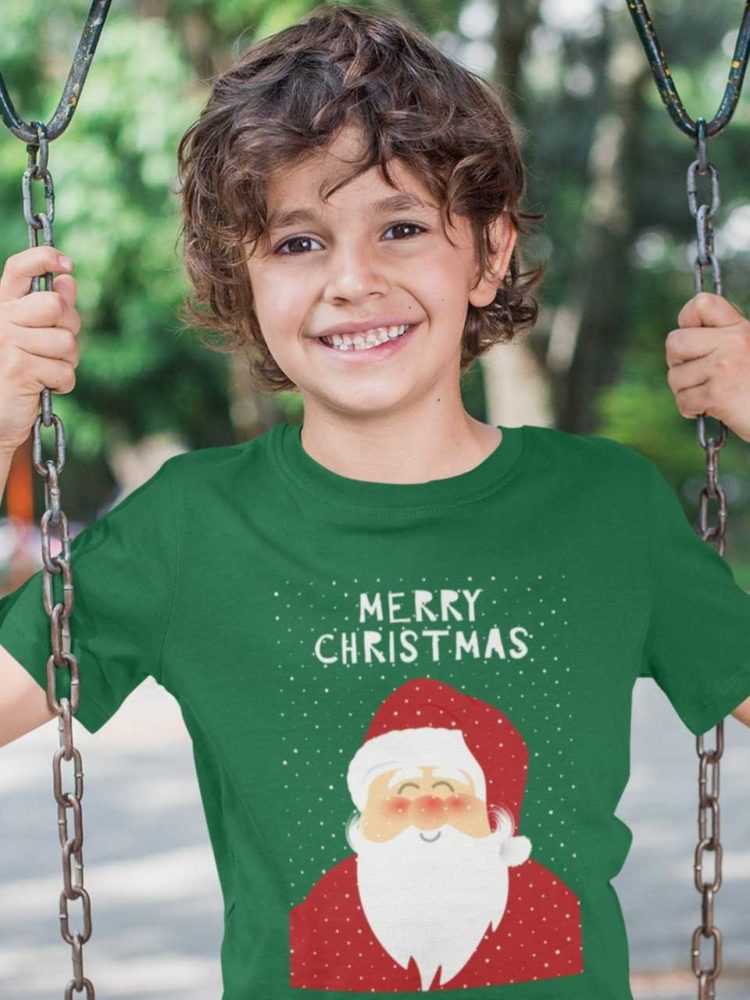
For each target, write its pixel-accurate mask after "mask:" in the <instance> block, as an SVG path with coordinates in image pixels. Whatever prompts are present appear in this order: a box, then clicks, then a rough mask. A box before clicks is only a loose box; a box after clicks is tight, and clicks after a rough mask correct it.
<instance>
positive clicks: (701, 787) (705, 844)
mask: <svg viewBox="0 0 750 1000" xmlns="http://www.w3.org/2000/svg"><path fill="white" fill-rule="evenodd" d="M696 127H697V129H696V140H695V147H696V159H695V160H694V161H693V162H692V163H691V164H690V166H689V167H688V172H687V191H688V205H689V208H690V214H691V215H692V216H693V218H694V219H695V226H696V248H697V254H696V257H695V263H694V275H695V292H696V294H698V292H702V291H703V290H704V287H703V278H704V271H706V270H707V269H710V271H711V276H712V279H713V286H714V289H713V290H714V292H715V294H717V295H721V294H722V291H721V288H722V286H721V270H720V268H719V261H718V258H717V257H716V254H715V252H714V227H713V218H714V215H715V214H716V212H717V210H718V208H719V204H720V196H719V172H718V171H717V169H716V167H715V166H714V165H713V164H712V163H710V162H709V159H708V149H707V136H706V121H705V119H703V118H698V119H696ZM705 176H708V177H709V178H710V192H709V194H710V198H709V204H706V203H705V202H702V203H701V204H700V205H699V204H698V196H697V177H705ZM705 418H706V414H705V413H701V414H700V415H699V416H698V418H697V420H698V423H697V432H698V443H699V444H700V446H701V448H703V450H704V451H705V456H706V485H705V486H704V487H703V488H702V489H701V493H700V502H699V524H700V535H701V537H702V538H703V540H704V541H706V542H709V543H710V544H712V545H714V546H715V547H716V549H717V551H718V552H719V554H720V555H721V556H723V555H724V550H725V546H726V531H727V498H726V494H725V493H724V490H723V489H722V488H721V485H720V483H719V454H720V452H721V449H722V448H723V447H724V445H725V444H726V443H727V428H726V425H725V424H724V423H722V422H721V421H719V426H720V433H719V438H718V440H716V439H715V438H714V437H708V438H707V437H706V425H705ZM709 500H716V501H717V504H718V506H717V519H716V521H715V523H714V524H710V523H709ZM704 735H705V734H704V733H702V734H701V735H700V736H698V737H697V741H696V749H697V752H698V760H699V764H698V844H697V846H696V849H695V863H694V866H693V867H694V874H695V887H696V889H697V890H698V892H699V893H701V895H702V905H701V916H702V919H701V923H700V924H699V925H698V926H697V927H696V928H695V930H694V931H693V938H692V947H691V957H692V965H693V972H694V973H695V976H696V978H697V980H698V1000H715V997H716V980H717V978H718V976H719V974H720V972H721V959H722V939H721V931H720V930H719V929H718V927H717V926H716V924H715V923H714V896H715V894H716V893H717V892H718V891H719V889H720V888H721V879H722V871H721V864H722V846H721V841H720V839H719V836H720V824H719V820H720V813H719V765H720V761H721V756H722V754H723V753H724V720H723V719H722V720H721V721H720V722H719V723H718V725H717V726H716V745H715V747H714V748H713V749H709V750H707V749H706V748H705V747H704V745H703V737H704ZM706 854H713V855H714V875H713V879H711V880H710V881H706V880H704V878H703V859H704V856H705V855H706ZM701 938H703V939H705V940H710V941H711V942H712V955H711V962H710V964H709V965H702V964H701Z"/></svg>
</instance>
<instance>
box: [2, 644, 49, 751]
mask: <svg viewBox="0 0 750 1000" xmlns="http://www.w3.org/2000/svg"><path fill="white" fill-rule="evenodd" d="M0 692H2V696H0V747H3V746H5V745H6V744H7V743H11V742H12V741H13V740H17V739H18V737H19V736H24V735H25V734H26V733H29V732H31V730H32V729H36V728H37V726H41V724H42V723H43V722H47V721H48V720H49V719H54V718H55V717H56V716H55V713H54V712H51V711H50V709H49V706H48V705H47V694H46V692H45V691H44V690H43V689H42V688H41V687H40V686H39V685H38V684H37V682H36V681H35V680H34V678H33V677H32V676H31V674H29V672H28V671H27V670H24V668H23V667H22V666H21V664H20V663H19V662H18V660H16V659H15V657H13V656H11V654H10V653H9V652H8V650H7V649H5V648H4V647H3V646H0Z"/></svg>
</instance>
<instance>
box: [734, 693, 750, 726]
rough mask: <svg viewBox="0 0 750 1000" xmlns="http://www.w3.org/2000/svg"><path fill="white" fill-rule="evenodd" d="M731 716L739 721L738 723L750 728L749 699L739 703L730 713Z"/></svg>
mask: <svg viewBox="0 0 750 1000" xmlns="http://www.w3.org/2000/svg"><path fill="white" fill-rule="evenodd" d="M732 715H733V716H734V717H735V719H739V720H740V722H744V723H745V725H746V726H747V727H748V728H750V698H745V700H744V701H743V702H740V704H739V705H738V706H737V708H735V710H734V711H733V712H732Z"/></svg>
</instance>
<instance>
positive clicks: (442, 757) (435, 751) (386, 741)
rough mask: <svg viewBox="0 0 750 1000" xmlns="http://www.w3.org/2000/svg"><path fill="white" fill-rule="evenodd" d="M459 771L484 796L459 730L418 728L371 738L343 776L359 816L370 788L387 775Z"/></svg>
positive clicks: (481, 777) (481, 779) (476, 767)
mask: <svg viewBox="0 0 750 1000" xmlns="http://www.w3.org/2000/svg"><path fill="white" fill-rule="evenodd" d="M430 766H432V767H435V768H446V769H447V768H450V769H452V770H455V769H456V768H460V769H461V770H463V771H466V772H467V774H468V775H469V777H471V779H472V781H473V782H474V790H475V793H476V795H477V796H478V797H479V798H480V799H482V801H484V800H485V799H486V796H487V789H486V786H485V780H484V774H483V772H482V768H481V767H480V765H479V763H478V762H477V759H476V757H475V756H474V755H473V754H472V752H471V750H469V748H468V746H467V745H466V740H465V739H464V734H463V733H462V732H461V730H460V729H447V728H439V727H437V726H421V727H420V728H418V729H391V730H389V731H388V732H386V733H381V734H380V736H373V738H372V739H370V740H367V741H366V742H365V743H363V744H362V746H361V747H360V748H359V750H357V752H356V753H355V754H354V756H353V757H352V760H351V763H350V764H349V769H348V771H347V774H346V783H347V785H348V786H349V794H350V795H351V797H352V801H353V802H354V804H355V806H356V807H357V809H359V811H360V812H362V811H363V810H364V808H365V805H366V804H367V795H368V792H369V788H370V784H371V783H372V781H374V779H375V778H377V777H378V776H379V775H381V774H384V773H385V772H386V771H391V770H393V769H394V768H400V767H430Z"/></svg>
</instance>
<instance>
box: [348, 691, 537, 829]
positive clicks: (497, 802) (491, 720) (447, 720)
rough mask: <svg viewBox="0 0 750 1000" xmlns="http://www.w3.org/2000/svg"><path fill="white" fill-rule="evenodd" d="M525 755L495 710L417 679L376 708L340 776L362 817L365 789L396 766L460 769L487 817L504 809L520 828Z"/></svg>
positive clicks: (519, 739)
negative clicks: (344, 779)
mask: <svg viewBox="0 0 750 1000" xmlns="http://www.w3.org/2000/svg"><path fill="white" fill-rule="evenodd" d="M528 760H529V754H528V750H527V748H526V744H525V742H524V740H523V737H522V736H521V734H520V733H519V732H518V730H517V729H516V728H515V727H514V726H513V725H512V723H511V722H510V721H509V719H508V718H507V716H506V715H504V714H503V713H502V712H501V711H500V709H499V708H497V707H496V706H495V705H492V704H490V703H489V702H486V701H481V700H480V699H478V698H473V697H472V696H471V695H468V694H464V693H463V692H462V691H459V690H457V689H456V688H454V687H451V686H450V685H449V684H445V683H443V682H442V681H438V680H434V679H433V678H431V677H416V678H414V679H413V680H410V681H407V682H406V683H405V684H402V685H401V687H399V688H396V690H395V691H394V692H393V693H392V694H390V695H389V696H388V697H387V698H386V699H385V701H384V702H383V703H382V704H381V705H380V707H379V708H378V710H377V712H376V713H375V715H374V717H373V719H372V722H371V723H370V726H369V728H368V730H367V733H366V735H365V742H364V743H363V744H362V746H361V747H360V748H359V750H357V752H356V753H355V754H354V757H353V758H352V761H351V763H350V765H349V769H348V772H347V776H346V781H347V785H348V786H349V793H350V794H351V797H352V801H353V802H354V804H355V806H356V807H357V809H359V811H360V812H362V810H363V809H364V807H365V805H366V803H367V796H368V792H369V788H370V784H371V782H372V781H373V780H374V779H375V778H376V777H378V775H379V774H383V773H384V772H386V771H389V770H392V769H393V768H397V767H398V768H401V767H414V766H417V767H429V766H434V767H446V768H451V769H456V768H459V769H461V770H463V771H465V772H466V773H467V774H468V775H469V776H470V777H471V778H472V780H473V782H474V788H475V790H476V794H477V796H478V797H479V798H480V799H483V800H484V802H485V803H486V805H487V809H488V810H490V809H492V808H493V807H498V806H499V807H502V808H504V809H506V810H507V811H508V812H509V813H510V814H511V815H512V817H513V825H514V828H517V827H518V822H519V817H520V810H521V800H522V799H523V792H524V788H525V785H526V775H527V772H528Z"/></svg>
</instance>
